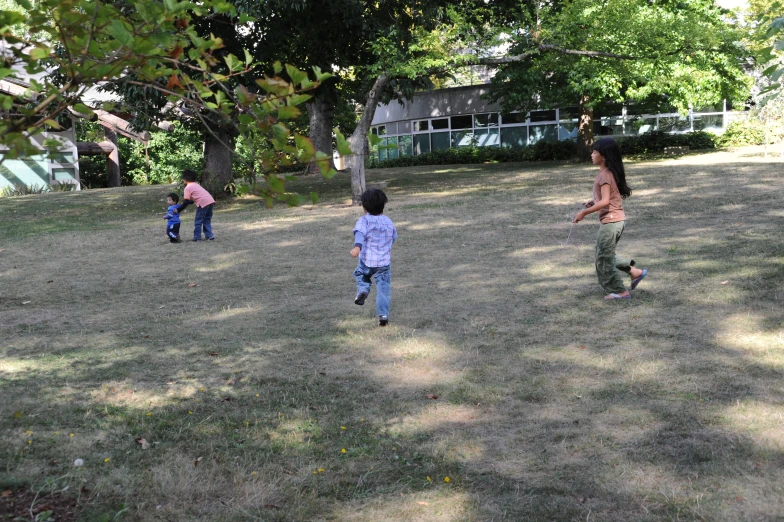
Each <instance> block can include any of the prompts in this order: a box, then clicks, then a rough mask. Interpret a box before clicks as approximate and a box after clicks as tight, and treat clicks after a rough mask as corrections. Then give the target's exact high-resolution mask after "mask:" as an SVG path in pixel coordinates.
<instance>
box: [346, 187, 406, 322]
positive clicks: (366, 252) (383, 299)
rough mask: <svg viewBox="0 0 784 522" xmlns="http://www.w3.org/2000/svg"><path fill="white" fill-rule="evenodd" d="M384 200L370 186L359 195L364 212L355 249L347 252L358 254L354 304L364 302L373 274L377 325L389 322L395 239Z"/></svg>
mask: <svg viewBox="0 0 784 522" xmlns="http://www.w3.org/2000/svg"><path fill="white" fill-rule="evenodd" d="M386 203H387V195H386V194H384V191H382V190H378V189H370V190H366V191H365V192H364V193H363V194H362V208H364V209H365V215H364V216H362V217H361V218H359V220H358V221H357V224H356V225H354V248H352V249H351V252H350V254H351V256H352V257H359V264H358V265H357V269H356V270H354V278H355V279H356V280H357V296H356V297H355V298H354V304H358V305H363V304H365V299H367V296H368V294H370V285H371V282H370V278H371V277H373V278H374V279H375V280H376V287H377V288H376V315H378V325H379V326H386V325H388V324H389V302H390V290H391V285H392V281H391V274H390V265H391V261H392V243H394V242H395V240H396V239H397V229H396V228H395V224H394V223H392V220H391V219H389V218H388V217H386V216H385V215H384V214H383V212H384V205H386Z"/></svg>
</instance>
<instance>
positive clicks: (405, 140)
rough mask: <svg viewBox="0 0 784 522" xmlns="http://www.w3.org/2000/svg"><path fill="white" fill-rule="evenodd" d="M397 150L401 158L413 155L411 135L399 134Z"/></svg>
mask: <svg viewBox="0 0 784 522" xmlns="http://www.w3.org/2000/svg"><path fill="white" fill-rule="evenodd" d="M397 150H398V154H399V155H400V157H401V158H405V157H406V156H412V155H413V140H412V139H411V135H410V134H409V135H407V136H400V137H398V139H397Z"/></svg>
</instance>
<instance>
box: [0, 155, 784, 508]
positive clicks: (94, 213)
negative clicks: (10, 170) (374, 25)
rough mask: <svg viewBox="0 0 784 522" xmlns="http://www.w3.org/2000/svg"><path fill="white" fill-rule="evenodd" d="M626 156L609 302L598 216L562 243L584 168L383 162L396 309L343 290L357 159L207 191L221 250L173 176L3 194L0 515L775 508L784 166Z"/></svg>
mask: <svg viewBox="0 0 784 522" xmlns="http://www.w3.org/2000/svg"><path fill="white" fill-rule="evenodd" d="M627 168H628V171H627V172H628V178H629V184H630V185H631V187H632V188H633V189H634V194H633V196H632V197H631V198H630V199H629V200H627V203H626V209H627V213H628V215H629V216H630V217H629V220H628V221H627V228H626V232H625V235H624V238H623V240H622V241H621V243H620V249H619V250H620V252H621V253H623V254H628V255H629V256H630V257H633V258H634V259H635V260H636V261H637V266H638V267H644V268H647V269H648V270H649V271H650V274H649V276H648V277H647V278H646V279H645V280H644V281H643V282H642V283H641V284H640V286H639V287H638V288H637V290H635V292H634V298H633V299H632V300H631V301H623V302H604V301H603V300H602V296H603V295H604V293H603V292H602V290H601V288H600V287H599V286H598V284H597V282H596V277H595V274H594V269H593V240H594V236H595V233H596V230H597V220H596V217H595V215H593V216H592V217H590V218H589V219H588V220H587V221H586V222H584V223H580V224H579V225H577V226H575V229H574V232H573V233H572V236H571V239H570V241H569V244H568V245H561V244H559V243H558V241H559V240H560V241H563V240H565V239H566V237H567V234H568V233H569V223H568V221H567V215H568V214H569V213H570V212H572V210H573V209H574V207H575V206H576V204H577V203H579V202H580V201H584V200H586V199H588V198H589V197H590V189H591V183H592V180H593V177H594V174H595V169H594V168H593V167H589V166H585V165H557V164H526V165H510V164H506V165H487V166H474V165H471V166H459V167H454V166H453V167H426V168H425V167H423V168H414V169H399V170H393V169H390V170H378V171H370V172H369V174H368V178H369V180H370V181H373V180H386V181H388V187H387V193H388V195H389V198H390V204H389V206H388V209H387V212H386V213H387V214H388V215H389V216H390V217H391V218H392V220H393V221H395V223H396V224H397V227H398V230H399V233H400V239H399V241H398V243H397V244H396V246H395V248H394V250H393V266H392V309H391V315H390V321H391V324H390V326H389V327H387V328H378V327H376V326H375V313H374V312H375V310H374V302H375V301H374V299H375V297H374V296H375V291H374V292H373V293H372V294H371V298H370V299H369V301H368V304H366V305H365V306H364V307H361V308H360V307H357V306H355V305H354V304H353V303H352V299H353V296H354V291H355V285H354V281H353V278H352V275H351V273H352V270H353V268H354V266H355V261H354V260H353V259H352V258H351V257H350V256H349V255H348V251H349V249H350V248H351V246H352V237H351V230H352V227H353V225H354V222H355V221H356V219H357V217H358V216H359V214H360V211H359V210H358V209H357V208H355V207H350V206H348V205H346V200H345V197H346V195H347V194H349V187H348V185H349V181H348V178H347V177H346V176H344V175H339V176H338V177H337V178H335V179H334V180H333V181H331V182H326V181H324V180H319V179H317V178H303V179H301V180H299V181H298V182H297V183H295V184H294V186H293V187H292V188H293V189H294V190H297V191H301V192H309V191H311V190H315V191H317V192H319V193H320V194H321V196H322V200H321V203H319V204H318V205H316V206H313V207H303V208H295V209H287V208H284V207H275V208H274V209H272V210H269V209H266V208H265V207H264V206H263V204H261V203H259V202H258V201H254V200H252V199H243V200H240V201H235V202H232V203H220V204H219V207H218V209H217V211H216V214H215V217H214V219H213V226H214V230H215V234H216V236H217V241H215V242H212V243H205V242H201V243H191V242H185V243H182V244H180V245H170V244H169V243H168V242H167V239H166V237H165V221H164V220H163V219H161V218H160V216H161V214H162V213H163V211H164V210H165V201H164V195H165V194H166V193H167V192H168V191H169V187H160V186H158V187H128V188H121V189H114V190H95V191H86V192H82V193H59V194H48V195H40V196H28V197H22V198H11V199H0V223H2V226H1V227H0V249H1V250H0V339H2V343H0V491H3V493H2V495H3V497H0V513H9V512H11V511H10V510H11V507H9V506H11V505H12V504H13V502H12V501H14V499H16V500H15V501H16V502H17V504H18V505H22V504H25V509H26V510H27V511H26V514H25V518H23V520H34V519H35V516H36V513H38V512H40V511H45V510H42V509H41V508H42V507H44V508H45V507H51V509H52V510H54V511H55V515H56V516H57V518H56V519H57V520H72V519H73V518H69V517H68V516H63V515H62V513H63V512H65V511H68V510H73V508H70V507H69V508H67V509H66V508H62V509H60V511H58V507H57V506H59V505H61V504H62V505H68V506H73V505H75V506H76V508H75V510H76V519H77V520H100V519H101V517H104V518H103V519H104V520H112V519H115V518H117V519H124V520H143V521H146V520H167V521H169V520H170V521H182V520H204V521H213V520H221V521H230V520H237V521H245V520H265V521H280V520H340V521H344V520H347V521H351V520H357V521H360V520H362V521H364V520H395V521H397V520H417V521H419V520H428V521H439V520H443V521H447V520H449V521H466V520H476V521H479V520H482V521H485V520H488V521H489V520H496V521H498V520H510V521H517V520H599V521H607V520H616V521H629V520H726V521H739V520H773V519H780V517H781V516H782V513H784V453H783V452H784V337H783V335H784V334H782V331H784V320H783V319H782V317H783V316H784V314H783V313H782V302H784V286H782V280H783V278H784V237H783V236H782V225H784V175H783V174H784V162H782V161H781V160H774V159H770V160H765V159H763V158H761V157H759V156H755V155H754V154H752V153H749V152H748V151H747V152H743V151H741V152H738V153H725V152H721V153H714V154H704V155H699V156H690V157H685V158H680V159H672V160H666V161H656V162H648V163H646V162H636V163H630V164H628V165H627ZM192 222H193V211H192V210H189V211H188V212H186V213H185V215H184V219H183V225H182V232H184V234H183V238H184V239H187V238H188V237H189V234H190V231H191V230H192V228H191V227H192ZM194 284H195V285H198V286H194ZM428 395H431V396H437V399H433V398H428ZM139 437H141V438H143V439H144V442H145V444H144V448H143V446H142V444H140V443H139V442H137V438H139ZM75 459H83V461H84V465H83V466H74V465H73V462H74V460H75ZM36 494H37V495H38V497H37V498H35V495H36ZM34 498H35V500H33V499H34ZM46 502H48V503H49V506H42V504H44V503H46ZM58 503H59V504H58ZM4 506H5V507H4ZM30 507H32V509H29V508H30ZM17 508H18V506H17ZM3 509H5V511H3ZM120 512H121V514H120V515H119V516H117V517H115V516H116V515H117V514H118V513H120ZM3 516H4V515H0V520H2V517H3ZM40 518H41V517H40V516H39V519H40Z"/></svg>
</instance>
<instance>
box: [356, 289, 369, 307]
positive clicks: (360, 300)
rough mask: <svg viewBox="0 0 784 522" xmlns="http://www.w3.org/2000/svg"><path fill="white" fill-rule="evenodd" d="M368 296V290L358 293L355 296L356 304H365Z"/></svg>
mask: <svg viewBox="0 0 784 522" xmlns="http://www.w3.org/2000/svg"><path fill="white" fill-rule="evenodd" d="M367 296H368V295H367V292H360V293H358V294H357V296H356V297H355V298H354V304H355V305H359V306H362V305H363V304H365V299H367Z"/></svg>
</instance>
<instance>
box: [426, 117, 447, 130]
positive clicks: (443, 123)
mask: <svg viewBox="0 0 784 522" xmlns="http://www.w3.org/2000/svg"><path fill="white" fill-rule="evenodd" d="M430 124H431V125H432V126H433V130H437V129H448V128H449V118H442V119H440V120H432V121H431V122H430Z"/></svg>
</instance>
